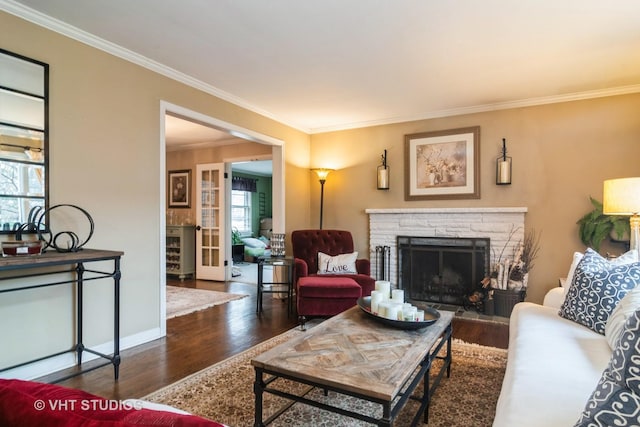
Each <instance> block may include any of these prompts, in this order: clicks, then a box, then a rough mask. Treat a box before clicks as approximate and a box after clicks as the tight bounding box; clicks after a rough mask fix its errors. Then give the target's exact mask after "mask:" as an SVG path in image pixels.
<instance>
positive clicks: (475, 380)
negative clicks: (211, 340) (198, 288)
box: [143, 328, 507, 427]
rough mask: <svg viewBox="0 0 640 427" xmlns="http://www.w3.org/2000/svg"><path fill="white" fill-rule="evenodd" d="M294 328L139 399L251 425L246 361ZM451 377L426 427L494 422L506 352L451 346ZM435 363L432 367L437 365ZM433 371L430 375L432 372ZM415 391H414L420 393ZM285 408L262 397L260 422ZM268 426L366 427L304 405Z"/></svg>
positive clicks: (366, 406) (350, 404) (363, 407)
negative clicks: (261, 417) (262, 414)
mask: <svg viewBox="0 0 640 427" xmlns="http://www.w3.org/2000/svg"><path fill="white" fill-rule="evenodd" d="M300 333H303V332H301V331H300V330H299V328H295V329H292V330H290V331H288V332H285V333H284V334H281V335H279V336H277V337H274V338H272V339H270V340H268V341H265V342H263V343H261V344H258V345H257V346H255V347H252V348H250V349H248V350H246V351H245V352H243V353H240V354H238V355H236V356H233V357H231V358H229V359H226V360H223V361H222V362H220V363H217V364H215V365H212V366H210V367H208V368H205V369H204V370H202V371H200V372H197V373H195V374H193V375H191V376H189V377H186V378H184V379H182V380H180V381H178V382H176V383H174V384H171V385H169V386H167V387H165V388H162V389H160V390H158V391H156V392H154V393H152V394H150V395H148V396H145V397H144V398H143V399H145V400H150V401H153V402H157V403H163V404H167V405H171V406H174V407H177V408H180V409H182V410H185V411H188V412H191V413H193V414H197V415H200V416H202V417H205V418H209V419H211V420H215V421H217V422H221V423H224V424H226V425H229V426H231V427H243V426H252V425H253V421H254V419H253V414H254V394H253V381H254V369H253V367H252V366H251V363H250V361H251V359H252V358H253V357H255V356H257V355H258V354H260V353H263V352H264V351H266V350H268V349H270V348H271V347H273V346H275V345H277V344H280V343H282V342H285V341H286V340H288V339H290V338H292V337H294V336H295V335H297V334H300ZM452 353H453V363H452V371H451V377H450V378H446V377H444V378H443V379H442V381H441V383H440V386H439V387H438V388H437V389H436V392H435V394H434V396H433V397H432V400H431V406H430V414H429V424H428V426H429V427H440V426H442V427H444V426H446V427H452V426H460V427H474V426H477V427H487V426H490V425H491V424H492V422H493V418H494V416H495V406H496V402H497V400H498V395H499V393H500V388H501V386H502V379H503V377H504V370H505V366H506V358H507V356H506V350H502V349H497V348H493V347H484V346H479V345H475V344H467V343H464V342H462V341H459V340H454V341H453V345H452ZM439 362H440V361H436V363H439ZM437 370H438V366H437V365H436V366H434V369H433V370H432V371H434V372H437ZM277 381H282V387H283V388H286V389H287V390H288V391H294V392H295V391H302V387H301V386H299V385H297V384H293V383H291V382H288V381H285V380H281V379H279V380H277ZM421 389H422V387H421V386H420V387H418V389H417V390H421ZM307 396H308V397H309V396H314V398H318V399H325V400H324V401H330V400H332V399H333V402H334V403H335V401H337V400H339V401H340V404H341V405H343V406H344V407H347V408H350V409H355V410H357V411H359V412H363V411H364V412H366V413H368V414H374V415H377V416H380V414H381V410H380V409H379V408H380V405H374V404H371V403H369V402H364V401H362V400H359V399H356V398H352V397H348V396H344V395H340V396H339V398H337V397H336V396H337V395H336V394H335V393H333V392H329V395H328V396H327V397H324V396H323V395H322V392H321V391H313V392H312V393H311V394H310V395H307ZM286 403H287V402H286V401H285V400H284V399H282V398H280V397H277V396H273V395H270V394H265V395H264V401H263V408H264V409H263V411H264V414H265V416H269V415H271V414H273V413H275V412H276V411H277V410H278V409H280V408H282V407H284V406H285V404H286ZM416 408H417V402H415V401H412V400H410V401H409V402H408V403H407V404H406V405H405V408H404V409H403V410H402V411H401V412H400V415H399V417H398V419H397V421H396V423H394V425H396V426H406V425H409V424H410V420H411V417H412V416H413V414H414V413H415V411H416ZM270 425H273V426H313V427H318V426H326V427H335V426H367V425H370V424H367V423H364V422H362V421H358V420H355V419H353V418H347V417H344V416H340V415H336V414H333V413H329V412H327V411H323V410H320V409H317V408H314V407H310V406H308V405H303V404H298V403H297V404H295V405H293V406H292V407H291V408H289V409H288V410H287V411H285V412H284V414H282V415H281V416H280V417H279V418H277V419H276V420H275V421H274V422H273V423H272V424H270Z"/></svg>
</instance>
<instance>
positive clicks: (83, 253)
mask: <svg viewBox="0 0 640 427" xmlns="http://www.w3.org/2000/svg"><path fill="white" fill-rule="evenodd" d="M122 255H124V252H119V251H107V250H99V249H82V250H80V251H78V252H54V251H46V252H43V253H42V254H41V255H30V256H13V257H0V294H3V293H7V292H19V291H23V290H27V289H36V288H43V287H48V286H60V285H65V284H73V283H75V284H76V322H77V323H76V325H75V326H76V343H75V345H74V346H73V347H72V348H71V349H69V350H65V351H61V352H59V353H55V354H51V355H48V356H44V357H40V358H38V359H34V360H30V361H27V362H24V363H20V364H18V365H14V366H10V367H7V368H3V369H0V372H2V371H7V370H10V369H14V368H18V367H20V366H25V365H28V364H30V363H34V362H38V361H41V360H44V359H47V358H50V357H55V356H60V355H62V354H65V353H68V352H75V353H76V355H77V366H78V367H80V365H81V364H82V353H83V352H84V351H87V352H89V353H92V354H95V355H97V356H100V357H102V358H104V359H107V360H108V362H105V363H103V364H99V365H98V366H93V367H91V368H90V369H86V370H84V371H82V370H81V371H80V372H75V373H73V374H71V375H67V376H65V377H64V378H59V379H57V380H56V382H60V381H63V380H65V379H68V378H70V377H73V376H76V375H80V374H81V373H83V372H87V371H90V370H93V369H97V368H100V367H102V366H105V365H108V364H110V363H111V364H113V368H114V375H115V379H116V380H117V379H118V371H119V366H120V275H121V274H120V258H121V257H122ZM98 261H113V270H112V271H98V270H92V269H89V268H86V267H85V264H86V263H91V262H98ZM49 267H61V268H55V269H51V268H49ZM42 269H45V271H38V270H42ZM61 273H70V274H71V275H72V278H70V279H68V280H55V279H54V280H50V281H47V280H46V278H47V276H52V275H59V274H61ZM21 278H25V279H26V278H29V279H30V280H29V281H28V283H27V282H26V281H25V283H24V284H23V283H20V284H19V285H18V286H17V287H11V288H8V289H5V288H3V287H1V285H2V282H3V281H5V280H14V279H21ZM36 278H37V279H38V280H35V279H36ZM105 278H111V279H113V290H114V304H113V354H112V355H106V354H102V353H100V352H97V351H95V350H91V349H89V348H86V347H85V346H84V344H83V331H82V318H83V309H82V304H83V287H84V284H85V282H88V281H92V280H99V279H105Z"/></svg>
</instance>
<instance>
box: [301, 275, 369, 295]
mask: <svg viewBox="0 0 640 427" xmlns="http://www.w3.org/2000/svg"><path fill="white" fill-rule="evenodd" d="M361 296H362V288H361V287H360V285H358V284H357V283H356V281H355V280H353V279H350V278H348V277H326V276H307V277H301V278H300V279H299V280H298V297H299V298H356V299H357V298H360V297H361Z"/></svg>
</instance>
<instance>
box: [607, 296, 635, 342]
mask: <svg viewBox="0 0 640 427" xmlns="http://www.w3.org/2000/svg"><path fill="white" fill-rule="evenodd" d="M638 309H640V286H636V287H635V288H633V289H632V290H631V291H629V293H627V294H626V295H625V296H624V298H622V299H621V300H620V303H618V305H617V306H616V308H614V309H613V312H612V313H611V316H609V320H607V324H606V325H605V327H604V336H605V337H607V342H608V343H609V347H611V349H614V348H616V345H617V343H618V338H620V334H622V331H623V330H624V325H625V323H627V320H628V319H629V317H630V316H631V315H632V314H633V313H634V312H635V311H636V310H638Z"/></svg>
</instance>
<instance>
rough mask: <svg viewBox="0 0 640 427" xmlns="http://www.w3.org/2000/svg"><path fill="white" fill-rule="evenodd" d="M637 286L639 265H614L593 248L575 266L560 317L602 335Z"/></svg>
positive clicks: (639, 275) (635, 263)
mask: <svg viewBox="0 0 640 427" xmlns="http://www.w3.org/2000/svg"><path fill="white" fill-rule="evenodd" d="M638 284H640V263H637V262H634V263H631V264H624V265H615V264H612V263H610V262H609V261H607V260H606V259H605V258H603V257H601V256H600V255H599V254H598V253H597V252H596V251H594V250H593V249H587V251H586V252H585V254H584V257H583V258H582V261H580V263H579V264H578V266H577V267H576V272H575V275H574V276H573V280H572V282H571V285H569V289H568V290H567V295H566V297H565V300H564V303H563V304H562V306H561V307H560V313H559V314H560V316H562V317H564V318H566V319H569V320H573V321H574V322H577V323H580V324H581V325H584V326H586V327H588V328H590V329H593V330H594V331H596V332H598V333H600V334H604V330H605V325H606V324H607V320H608V319H609V316H610V315H611V313H612V312H613V309H614V308H615V307H616V305H618V303H619V302H620V300H621V299H622V298H623V297H624V296H625V295H626V294H627V292H629V291H630V290H631V289H633V288H635V287H636V286H637V285H638Z"/></svg>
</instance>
